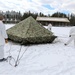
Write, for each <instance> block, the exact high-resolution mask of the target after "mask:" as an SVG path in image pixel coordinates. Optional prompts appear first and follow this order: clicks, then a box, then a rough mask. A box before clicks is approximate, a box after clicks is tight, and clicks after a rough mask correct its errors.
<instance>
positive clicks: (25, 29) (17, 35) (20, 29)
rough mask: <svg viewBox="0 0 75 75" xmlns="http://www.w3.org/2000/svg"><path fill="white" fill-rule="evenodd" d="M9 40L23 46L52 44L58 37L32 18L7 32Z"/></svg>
mask: <svg viewBox="0 0 75 75" xmlns="http://www.w3.org/2000/svg"><path fill="white" fill-rule="evenodd" d="M7 34H8V38H9V39H10V40H13V41H15V42H19V43H21V44H37V43H48V42H50V43H51V42H52V41H53V40H54V39H55V38H56V36H54V35H53V33H52V32H50V31H48V30H47V29H46V28H44V27H43V26H42V25H40V24H39V23H38V22H36V20H35V19H33V18H32V17H31V16H30V17H28V18H27V19H25V20H23V21H21V22H19V23H18V24H16V25H15V26H13V27H11V28H10V29H8V30H7Z"/></svg>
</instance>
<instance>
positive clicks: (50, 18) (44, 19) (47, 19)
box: [36, 17, 70, 22]
mask: <svg viewBox="0 0 75 75" xmlns="http://www.w3.org/2000/svg"><path fill="white" fill-rule="evenodd" d="M36 20H37V21H51V22H70V21H69V20H68V19H67V18H59V17H37V18H36Z"/></svg>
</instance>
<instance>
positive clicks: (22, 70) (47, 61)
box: [0, 25, 75, 75]
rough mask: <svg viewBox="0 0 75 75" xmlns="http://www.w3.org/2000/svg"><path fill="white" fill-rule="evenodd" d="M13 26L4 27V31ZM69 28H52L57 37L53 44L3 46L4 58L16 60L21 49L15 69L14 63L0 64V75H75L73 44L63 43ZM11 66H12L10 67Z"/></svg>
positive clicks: (74, 49) (10, 44)
mask: <svg viewBox="0 0 75 75" xmlns="http://www.w3.org/2000/svg"><path fill="white" fill-rule="evenodd" d="M11 26H13V25H6V29H8V28H10V27H11ZM70 29H71V27H52V32H53V33H54V34H55V35H57V36H58V38H56V39H55V40H54V42H53V43H48V44H39V45H31V46H22V47H21V45H19V44H15V43H13V42H9V43H8V44H6V45H5V47H4V49H5V57H7V56H8V55H9V51H10V54H11V55H12V57H13V58H14V59H15V61H16V59H17V56H18V53H19V51H20V48H21V53H20V57H21V56H22V54H23V53H24V51H25V50H26V49H27V50H26V51H25V53H24V55H23V57H22V58H21V60H20V61H19V64H18V66H17V67H14V66H13V65H14V61H12V60H11V61H10V63H9V62H0V75H75V47H74V44H73V42H72V43H70V44H69V45H68V46H64V43H65V42H66V41H67V40H68V39H69V38H68V36H69V31H70ZM10 64H12V66H11V65H10Z"/></svg>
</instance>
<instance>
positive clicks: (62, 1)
mask: <svg viewBox="0 0 75 75" xmlns="http://www.w3.org/2000/svg"><path fill="white" fill-rule="evenodd" d="M0 10H2V11H7V10H9V11H11V10H15V11H20V12H21V13H24V12H26V11H29V10H30V11H31V12H37V13H39V12H42V13H44V14H53V13H55V12H57V11H58V12H62V13H74V14H75V0H0Z"/></svg>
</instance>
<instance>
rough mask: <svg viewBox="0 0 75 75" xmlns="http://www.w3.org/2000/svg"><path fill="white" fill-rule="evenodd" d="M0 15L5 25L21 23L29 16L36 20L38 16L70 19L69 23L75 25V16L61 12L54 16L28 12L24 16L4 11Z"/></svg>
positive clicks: (19, 13)
mask: <svg viewBox="0 0 75 75" xmlns="http://www.w3.org/2000/svg"><path fill="white" fill-rule="evenodd" d="M0 15H3V16H4V21H5V23H17V22H19V21H21V20H24V19H26V18H27V17H29V16H32V17H33V18H34V19H36V18H37V16H40V17H62V18H68V19H69V21H70V25H75V15H74V14H68V15H66V14H64V13H61V12H56V13H53V14H52V15H50V14H48V15H44V14H43V13H42V12H40V13H32V12H30V11H28V12H25V13H24V14H21V12H20V11H19V12H16V11H6V12H3V11H1V12H0Z"/></svg>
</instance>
